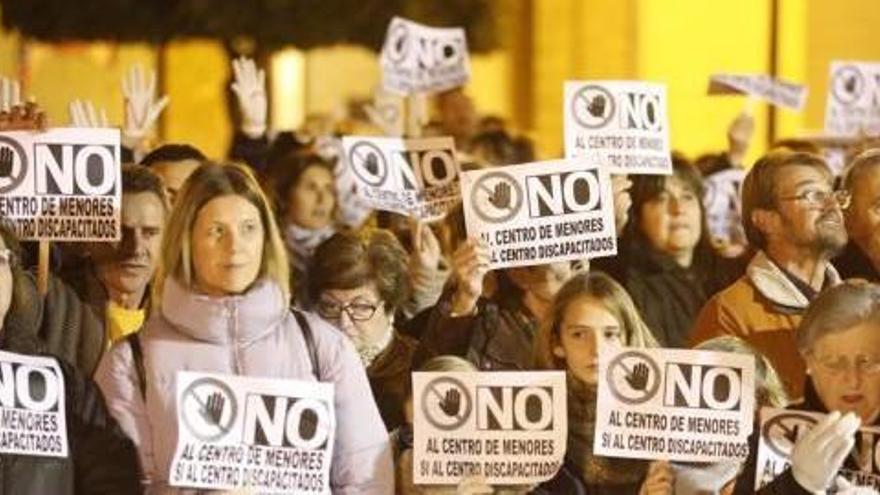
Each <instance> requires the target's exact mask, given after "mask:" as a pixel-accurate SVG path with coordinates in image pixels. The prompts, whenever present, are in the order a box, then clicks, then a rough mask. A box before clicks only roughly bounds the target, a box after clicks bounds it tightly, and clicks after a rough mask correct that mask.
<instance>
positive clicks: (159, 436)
mask: <svg viewBox="0 0 880 495" xmlns="http://www.w3.org/2000/svg"><path fill="white" fill-rule="evenodd" d="M306 317H307V319H308V322H309V325H310V327H311V329H312V334H313V335H314V341H315V347H316V349H317V354H318V362H319V365H320V375H321V378H322V381H325V382H330V383H333V384H334V385H335V396H336V400H335V405H336V419H337V430H336V444H335V446H334V452H333V463H332V467H331V484H332V489H333V493H358V494H390V493H393V492H394V475H393V468H392V461H391V449H390V444H389V442H388V435H387V433H386V431H385V428H384V426H383V424H382V419H381V418H380V416H379V411H378V409H377V407H376V405H375V403H374V401H373V397H372V394H371V392H370V386H369V383H368V381H367V377H366V374H365V372H364V369H363V366H362V364H361V362H360V360H359V359H358V356H357V354H356V353H355V350H354V347H353V346H352V345H351V343H350V342H349V341H348V339H346V338H345V336H344V335H343V334H342V333H341V332H340V331H338V330H336V329H335V328H333V327H332V326H330V325H328V324H327V323H325V322H323V321H322V320H321V319H319V318H317V317H313V316H311V315H307V316H306ZM140 341H141V347H142V349H143V356H144V367H145V371H146V382H147V388H146V400H145V401H144V400H143V399H142V398H141V392H140V388H139V381H138V378H137V373H136V371H135V365H134V360H133V357H132V352H131V346H130V345H129V344H128V343H127V342H125V341H123V342H121V343H120V344H119V345H117V346H115V347H114V348H113V349H111V351H110V352H108V353H107V354H106V355H105V356H104V359H103V360H102V361H101V364H100V365H99V367H98V370H97V372H96V374H95V379H96V381H97V382H98V385H99V386H100V387H101V390H102V391H103V392H104V396H105V397H106V400H107V405H108V407H109V409H110V412H111V413H112V414H113V415H114V416H115V417H116V419H117V421H119V423H120V425H122V428H123V429H124V430H125V432H126V433H128V435H129V436H130V437H131V438H132V439H133V440H134V442H135V443H136V444H137V446H138V449H139V452H140V456H141V462H142V463H143V467H144V472H145V474H146V475H147V477H148V482H149V483H150V484H151V485H152V487H153V488H154V489H156V488H159V490H160V491H163V492H164V491H165V490H163V489H162V488H164V487H165V485H166V482H167V479H168V472H169V469H170V465H171V459H172V457H173V455H174V449H175V447H176V445H177V416H176V405H175V401H174V398H175V389H176V385H175V376H176V373H177V372H178V371H204V372H213V373H227V374H236V375H247V376H258V377H268V378H294V379H299V380H313V379H314V378H313V377H312V371H311V360H310V359H309V353H308V348H307V346H306V343H305V340H304V337H303V333H302V331H301V329H300V328H299V326H298V325H297V323H296V318H295V317H294V316H293V314H291V312H290V310H289V309H288V307H287V303H286V301H285V299H284V296H283V294H282V292H281V290H280V289H279V288H278V286H277V285H276V284H274V283H273V282H270V281H268V280H261V281H258V282H257V283H255V284H254V286H253V287H252V288H251V289H250V290H249V291H248V292H247V293H245V294H242V295H239V296H230V297H223V298H216V297H208V296H205V295H200V294H195V293H193V292H191V291H190V290H188V289H186V288H184V287H183V286H181V285H180V284H179V283H177V282H176V281H175V280H173V279H172V278H170V277H169V278H168V279H167V281H166V283H165V288H164V293H163V294H162V306H161V312H160V311H154V312H153V315H152V316H151V318H150V320H149V321H148V322H147V324H146V325H145V327H144V331H143V332H142V333H141V335H140ZM171 493H174V491H171Z"/></svg>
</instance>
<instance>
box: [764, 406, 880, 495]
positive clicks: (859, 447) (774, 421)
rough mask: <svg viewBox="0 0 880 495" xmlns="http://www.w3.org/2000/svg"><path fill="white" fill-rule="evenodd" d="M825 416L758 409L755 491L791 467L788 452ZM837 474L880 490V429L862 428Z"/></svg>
mask: <svg viewBox="0 0 880 495" xmlns="http://www.w3.org/2000/svg"><path fill="white" fill-rule="evenodd" d="M824 416H825V415H824V414H822V413H814V412H809V411H798V410H790V409H773V408H769V407H765V408H762V409H761V436H760V440H759V443H758V463H757V465H756V467H755V490H756V491H757V490H758V489H760V488H761V487H762V486H764V485H766V484H768V483H770V482H771V481H773V480H774V479H775V478H776V477H777V476H779V475H780V474H782V473H783V472H784V471H785V470H786V469H788V468H789V467H790V464H791V463H790V458H791V450H792V448H793V447H794V444H795V443H796V442H797V440H798V439H799V438H801V436H802V435H803V434H804V433H806V432H808V431H810V429H812V428H813V426H815V425H816V423H817V422H818V421H819V420H820V419H822V418H823V417H824ZM844 466H845V467H844V469H841V470H840V475H842V476H843V477H844V478H846V479H848V480H849V481H850V482H851V483H853V484H854V485H857V486H863V487H870V488H873V489H875V490H880V427H870V426H866V427H862V428H860V429H859V431H858V433H857V434H856V444H855V446H854V447H853V451H852V453H851V454H850V455H849V457H848V458H847V460H846V461H845V462H844Z"/></svg>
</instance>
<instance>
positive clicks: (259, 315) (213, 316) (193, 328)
mask: <svg viewBox="0 0 880 495" xmlns="http://www.w3.org/2000/svg"><path fill="white" fill-rule="evenodd" d="M287 311H288V309H287V301H285V299H284V294H283V293H282V292H281V288H280V287H278V284H276V283H275V282H273V281H272V280H270V279H267V278H264V279H260V280H258V281H256V282H255V283H254V284H253V285H252V286H251V287H250V288H249V289H248V290H247V291H246V292H244V293H242V294H237V295H233V296H224V297H214V296H208V295H205V294H199V293H197V292H193V291H192V290H190V289H187V288H186V287H184V286H183V285H181V284H180V282H178V281H177V280H175V279H174V277H168V278H167V279H166V280H165V285H164V288H163V291H162V316H164V318H165V319H166V320H167V321H168V322H169V323H170V324H171V325H173V326H174V328H175V329H176V330H177V331H178V332H181V333H183V334H185V335H187V336H188V337H190V338H193V339H195V340H200V341H203V342H210V343H212V344H222V345H229V344H236V345H248V344H250V343H251V342H254V341H256V340H259V339H260V338H261V337H263V336H265V335H266V334H268V333H271V332H274V331H276V330H277V328H278V325H279V324H280V323H281V322H282V320H283V319H284V317H285V315H286V314H287Z"/></svg>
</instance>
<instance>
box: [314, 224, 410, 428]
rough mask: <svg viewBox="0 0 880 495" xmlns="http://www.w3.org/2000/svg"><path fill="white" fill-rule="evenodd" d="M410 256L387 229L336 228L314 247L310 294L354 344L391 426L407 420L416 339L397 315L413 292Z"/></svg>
mask: <svg viewBox="0 0 880 495" xmlns="http://www.w3.org/2000/svg"><path fill="white" fill-rule="evenodd" d="M407 259H408V255H407V253H406V251H405V250H404V249H403V246H401V245H400V242H398V240H397V238H396V237H394V235H393V234H392V233H391V232H389V231H387V230H367V231H365V232H364V233H363V234H361V235H358V234H354V233H337V234H334V235H333V237H331V238H330V239H328V240H326V241H324V243H323V244H321V245H320V246H319V247H318V249H317V250H316V251H315V256H314V258H313V260H312V265H311V267H310V269H309V271H310V272H311V273H312V276H311V280H310V284H309V298H310V299H311V300H312V301H315V309H316V310H317V313H318V314H319V315H321V317H322V318H324V319H325V320H327V321H328V322H330V323H332V324H334V325H336V326H337V327H339V329H341V330H342V331H343V332H344V333H345V335H346V336H347V337H348V338H349V339H350V340H351V342H352V343H353V344H354V347H355V349H356V350H357V352H358V355H360V358H361V362H362V363H363V365H364V368H366V370H367V377H368V378H369V379H370V386H371V387H372V389H373V397H374V398H375V399H376V404H377V405H378V406H379V412H380V413H381V414H382V419H383V420H384V421H385V426H386V427H387V428H388V430H393V429H395V428H397V427H398V426H400V425H401V424H402V423H403V422H404V414H403V403H404V400H405V399H406V396H407V392H408V391H407V390H406V387H405V384H406V383H407V381H408V376H409V372H410V369H411V365H412V356H413V353H414V352H415V349H416V342H415V340H413V339H411V338H409V337H406V336H405V335H402V334H401V333H400V332H396V331H395V328H394V321H395V320H394V317H395V313H396V312H397V310H398V309H399V308H400V305H401V304H402V303H403V302H404V301H406V300H407V298H408V297H409V294H410V278H409V272H408V269H407Z"/></svg>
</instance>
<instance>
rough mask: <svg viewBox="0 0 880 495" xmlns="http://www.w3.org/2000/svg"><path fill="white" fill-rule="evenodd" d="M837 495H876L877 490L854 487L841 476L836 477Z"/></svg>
mask: <svg viewBox="0 0 880 495" xmlns="http://www.w3.org/2000/svg"><path fill="white" fill-rule="evenodd" d="M836 484H837V495H876V494H877V493H878V492H877V490H875V489H873V488H871V487H867V486H856V485H853V484H852V482H851V481H849V480H848V479H846V478H844V477H843V476H838V477H837V482H836Z"/></svg>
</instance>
